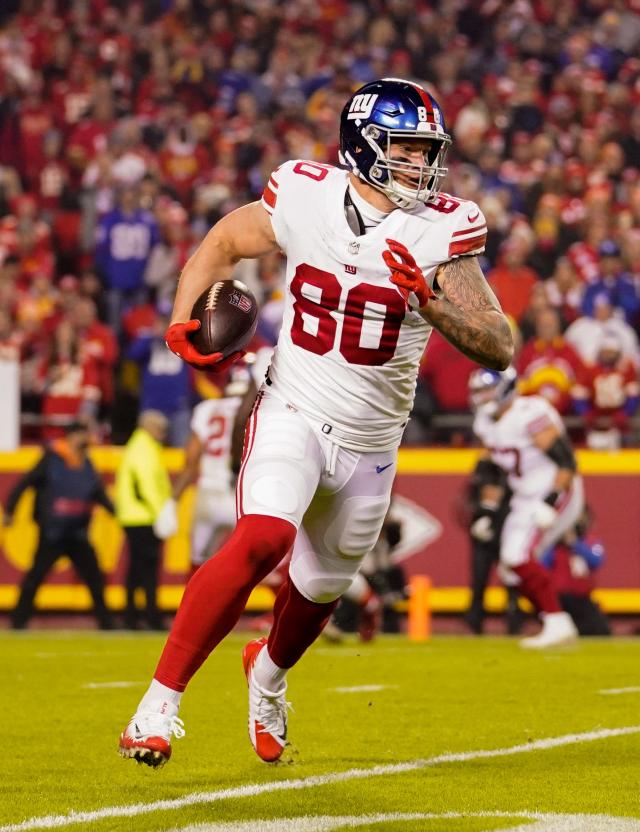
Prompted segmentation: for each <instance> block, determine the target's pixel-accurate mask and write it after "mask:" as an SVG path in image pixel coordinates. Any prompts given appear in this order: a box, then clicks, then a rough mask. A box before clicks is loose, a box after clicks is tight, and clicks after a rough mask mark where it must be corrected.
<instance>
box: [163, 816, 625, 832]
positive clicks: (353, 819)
mask: <svg viewBox="0 0 640 832" xmlns="http://www.w3.org/2000/svg"><path fill="white" fill-rule="evenodd" d="M461 818H505V819H509V820H510V819H512V818H513V819H515V818H520V819H521V820H524V821H525V823H524V824H521V823H519V824H517V825H516V826H511V827H509V829H502V830H500V832H516V830H517V832H520V830H522V831H523V832H584V830H585V829H596V828H597V829H598V832H638V830H640V821H638V820H634V819H633V818H618V817H614V816H613V815H561V814H556V813H549V812H517V811H514V812H441V813H436V812H389V813H387V814H377V815H336V816H335V817H334V816H332V815H317V816H311V817H310V816H307V815H305V816H302V817H297V818H281V819H279V820H262V819H261V818H255V819H252V820H244V821H232V822H230V823H210V822H208V821H206V822H204V823H194V824H190V825H189V826H183V827H176V828H175V829H172V830H170V832H256V830H260V832H331V830H334V829H336V830H338V829H355V828H356V827H358V826H368V825H370V824H375V823H394V822H395V823H406V824H408V823H412V822H415V821H419V820H460V819H461ZM530 821H537V823H534V824H531V823H530ZM451 832H454V827H453V825H452V826H451Z"/></svg>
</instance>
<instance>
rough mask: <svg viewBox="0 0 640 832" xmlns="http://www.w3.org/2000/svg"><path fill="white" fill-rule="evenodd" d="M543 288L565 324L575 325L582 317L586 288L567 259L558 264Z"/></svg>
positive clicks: (562, 258) (562, 259) (550, 303)
mask: <svg viewBox="0 0 640 832" xmlns="http://www.w3.org/2000/svg"><path fill="white" fill-rule="evenodd" d="M543 286H544V291H545V296H546V300H547V302H548V303H549V305H550V306H553V307H554V309H557V311H558V312H559V313H560V316H561V318H562V320H563V321H564V323H565V324H567V325H568V324H571V323H573V322H574V321H575V320H576V318H578V317H579V315H580V310H581V306H582V295H583V292H584V286H583V284H582V283H581V281H580V279H579V278H578V275H577V274H576V271H575V269H574V268H573V266H572V265H571V261H570V260H569V259H568V258H567V257H561V258H560V259H559V260H558V261H557V262H556V265H555V268H554V270H553V274H552V276H551V277H550V278H549V280H546V281H545V282H544V284H543Z"/></svg>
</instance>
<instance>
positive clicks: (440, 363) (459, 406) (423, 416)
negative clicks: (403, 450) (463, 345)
mask: <svg viewBox="0 0 640 832" xmlns="http://www.w3.org/2000/svg"><path fill="white" fill-rule="evenodd" d="M477 367H478V365H477V364H476V363H475V361H472V360H471V359H470V358H467V356H466V355H463V354H462V353H461V352H460V351H459V350H457V349H456V348H455V347H452V346H451V344H450V343H449V342H448V341H447V340H446V338H444V336H442V335H440V333H439V332H437V331H435V330H434V332H433V333H432V334H431V337H430V339H429V344H428V346H427V350H426V352H425V355H424V358H423V360H422V363H421V365H420V372H419V377H418V378H419V381H418V387H417V389H416V402H415V405H414V410H413V414H412V421H413V420H415V421H417V422H418V424H412V423H411V422H410V423H409V425H408V426H407V430H408V431H409V436H410V437H411V436H412V434H413V435H414V437H415V438H414V439H413V441H416V442H425V441H427V442H430V441H433V440H434V438H435V432H434V428H433V425H432V420H433V417H434V415H435V414H436V413H448V414H466V413H468V399H469V392H468V391H469V385H468V382H469V376H470V375H471V373H472V372H473V371H474V370H475V369H477ZM469 428H470V426H469ZM418 430H420V432H418Z"/></svg>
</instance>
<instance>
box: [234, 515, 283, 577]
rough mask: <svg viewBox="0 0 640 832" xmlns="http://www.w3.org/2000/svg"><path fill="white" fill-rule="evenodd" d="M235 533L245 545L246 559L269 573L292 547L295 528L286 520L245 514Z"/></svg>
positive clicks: (239, 521)
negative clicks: (242, 539)
mask: <svg viewBox="0 0 640 832" xmlns="http://www.w3.org/2000/svg"><path fill="white" fill-rule="evenodd" d="M236 532H237V534H238V535H241V536H242V538H244V540H245V543H246V544H247V557H248V559H249V561H250V562H251V563H252V564H254V565H256V566H263V567H265V568H267V569H268V571H269V572H270V571H271V569H274V568H275V567H276V566H277V565H278V564H279V563H280V561H281V560H282V558H283V557H284V556H285V555H286V554H287V552H288V551H289V549H290V548H291V547H292V546H293V541H294V540H295V536H296V528H295V526H294V525H293V524H292V523H290V522H289V521H288V520H282V519H280V518H279V517H268V516H266V515H261V514H246V515H245V516H244V517H241V518H240V520H238V525H237V529H236Z"/></svg>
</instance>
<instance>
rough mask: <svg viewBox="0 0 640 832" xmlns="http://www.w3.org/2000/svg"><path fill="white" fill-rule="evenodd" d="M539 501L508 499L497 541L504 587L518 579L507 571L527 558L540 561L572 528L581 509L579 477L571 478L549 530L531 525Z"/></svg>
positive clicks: (513, 583) (582, 494)
mask: <svg viewBox="0 0 640 832" xmlns="http://www.w3.org/2000/svg"><path fill="white" fill-rule="evenodd" d="M539 503H540V499H538V498H533V499H532V498H531V497H517V496H513V497H512V498H511V505H510V510H509V514H508V515H507V519H506V520H505V522H504V526H503V527H502V535H501V537H500V566H499V573H500V578H501V579H502V582H503V583H504V584H506V585H507V586H516V585H517V584H518V583H519V582H520V579H519V578H518V576H517V575H516V574H515V573H514V572H512V571H511V567H513V566H521V565H522V564H523V563H526V562H527V561H528V560H530V559H531V558H538V557H540V556H541V555H542V554H543V553H544V552H546V550H547V549H548V548H549V547H550V546H553V545H554V544H555V543H557V542H558V541H559V540H560V538H561V537H562V536H563V535H564V534H566V533H567V532H568V531H569V529H571V528H573V526H575V524H576V522H577V520H578V518H579V517H580V514H581V513H582V510H583V508H584V485H583V482H582V479H581V477H579V476H575V477H574V478H573V482H572V484H571V489H570V490H569V491H568V492H567V494H566V496H565V500H564V502H563V503H561V505H560V506H559V507H558V509H557V511H558V515H557V517H556V520H555V522H554V524H553V525H552V526H550V527H549V528H548V529H540V528H539V527H538V526H537V525H536V521H535V507H536V506H537V505H538V504H539Z"/></svg>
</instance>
